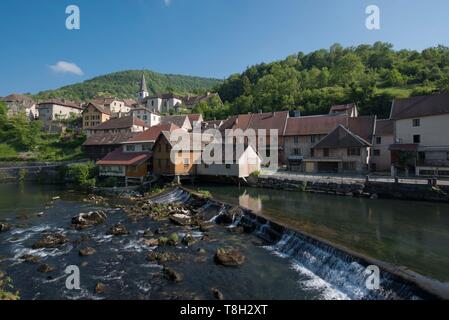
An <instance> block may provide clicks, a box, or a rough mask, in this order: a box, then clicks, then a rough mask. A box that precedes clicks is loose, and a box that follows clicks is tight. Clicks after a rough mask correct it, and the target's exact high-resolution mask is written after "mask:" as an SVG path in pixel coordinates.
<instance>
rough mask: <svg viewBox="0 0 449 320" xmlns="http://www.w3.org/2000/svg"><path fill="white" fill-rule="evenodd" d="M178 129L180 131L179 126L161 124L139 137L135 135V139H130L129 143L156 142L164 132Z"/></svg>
mask: <svg viewBox="0 0 449 320" xmlns="http://www.w3.org/2000/svg"><path fill="white" fill-rule="evenodd" d="M176 129H180V128H179V127H178V126H177V125H175V124H172V123H170V124H160V125H157V126H154V127H151V128H150V129H148V130H146V131H144V132H141V133H139V134H137V135H135V136H134V137H132V138H131V139H129V140H128V141H126V142H128V143H136V142H144V141H156V139H157V138H158V137H159V135H160V134H161V132H162V131H170V132H171V131H173V130H176Z"/></svg>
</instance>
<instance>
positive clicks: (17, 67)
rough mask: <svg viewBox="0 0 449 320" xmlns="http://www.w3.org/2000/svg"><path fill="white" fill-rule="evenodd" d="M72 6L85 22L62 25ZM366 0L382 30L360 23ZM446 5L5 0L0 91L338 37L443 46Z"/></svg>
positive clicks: (208, 61) (222, 73) (225, 64)
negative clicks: (73, 26)
mask: <svg viewBox="0 0 449 320" xmlns="http://www.w3.org/2000/svg"><path fill="white" fill-rule="evenodd" d="M71 4H75V5H78V6H79V8H80V11H81V30H76V31H69V30H67V29H66V28H65V20H66V17H67V16H66V14H65V9H66V7H67V6H68V5H71ZM370 4H375V5H378V6H379V8H380V10H381V30H378V31H369V30H367V29H366V28H365V18H366V14H365V8H366V7H367V6H368V5H370ZM448 12H449V1H447V0H427V1H425V0H393V1H392V0H368V1H366V0H338V1H335V0H71V1H66V0H1V1H0V39H1V40H0V41H1V43H2V45H1V46H0V95H6V94H9V93H11V92H32V93H35V92H38V91H41V90H46V89H52V88H58V87H60V86H63V85H66V84H70V83H76V82H80V81H83V80H87V79H90V78H92V77H94V76H97V75H102V74H105V73H109V72H114V71H121V70H128V69H142V68H146V69H150V70H154V71H157V72H162V73H177V74H189V75H197V76H208V77H216V78H225V77H227V76H229V75H230V74H232V73H236V72H241V71H243V70H244V69H245V68H246V67H248V66H250V65H253V64H256V63H260V62H270V61H273V60H277V59H282V58H284V57H286V56H287V55H289V54H292V53H296V52H298V51H303V52H306V53H307V52H310V51H313V50H316V49H320V48H328V47H330V46H331V45H332V44H333V43H336V42H338V43H341V44H342V45H344V46H348V45H358V44H362V43H373V42H375V41H388V42H391V43H393V44H394V46H395V48H396V49H401V48H409V49H417V50H421V49H423V48H426V47H429V46H435V45H437V44H444V45H448V46H449V32H448V30H449V19H447V13H448ZM58 62H60V64H59V65H57V63H58ZM61 62H62V63H64V62H69V63H73V64H75V65H76V66H77V67H78V68H79V69H76V67H75V66H71V65H69V66H68V67H72V69H71V71H72V72H66V73H61V72H58V70H59V71H60V70H66V69H67V66H66V65H61ZM73 68H75V69H73Z"/></svg>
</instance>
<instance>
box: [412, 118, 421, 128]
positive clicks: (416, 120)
mask: <svg viewBox="0 0 449 320" xmlns="http://www.w3.org/2000/svg"><path fill="white" fill-rule="evenodd" d="M413 126H414V127H420V126H421V119H413Z"/></svg>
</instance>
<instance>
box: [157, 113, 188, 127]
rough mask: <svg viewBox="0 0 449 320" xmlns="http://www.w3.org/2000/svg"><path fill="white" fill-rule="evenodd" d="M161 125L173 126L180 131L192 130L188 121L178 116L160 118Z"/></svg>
mask: <svg viewBox="0 0 449 320" xmlns="http://www.w3.org/2000/svg"><path fill="white" fill-rule="evenodd" d="M161 124H174V125H176V126H178V127H179V128H181V129H184V130H187V131H191V130H192V129H193V126H192V123H191V122H190V119H189V117H188V116H186V115H179V116H162V118H161Z"/></svg>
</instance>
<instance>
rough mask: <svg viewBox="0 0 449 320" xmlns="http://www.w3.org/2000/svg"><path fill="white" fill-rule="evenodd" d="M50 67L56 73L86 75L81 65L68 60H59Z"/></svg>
mask: <svg viewBox="0 0 449 320" xmlns="http://www.w3.org/2000/svg"><path fill="white" fill-rule="evenodd" d="M50 69H51V70H53V72H55V73H72V74H76V75H77V76H82V75H84V72H83V70H81V68H80V67H78V66H77V65H76V64H75V63H71V62H67V61H58V62H57V63H56V64H55V65H52V66H50Z"/></svg>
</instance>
